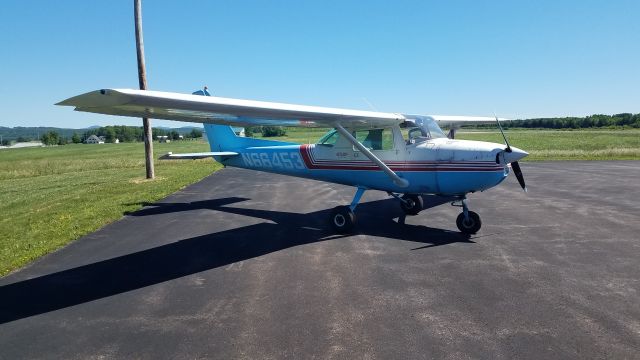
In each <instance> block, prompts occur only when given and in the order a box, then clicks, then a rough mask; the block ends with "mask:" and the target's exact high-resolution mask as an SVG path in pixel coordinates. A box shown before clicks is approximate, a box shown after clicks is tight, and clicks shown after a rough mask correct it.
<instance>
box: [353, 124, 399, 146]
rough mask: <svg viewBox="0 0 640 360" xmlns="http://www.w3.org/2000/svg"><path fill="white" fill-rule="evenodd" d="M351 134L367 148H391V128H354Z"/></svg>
mask: <svg viewBox="0 0 640 360" xmlns="http://www.w3.org/2000/svg"><path fill="white" fill-rule="evenodd" d="M353 136H354V137H355V138H356V140H358V141H359V142H360V143H362V145H364V146H365V147H367V148H368V149H371V150H393V132H392V131H391V129H372V130H356V131H355V132H354V134H353ZM354 150H355V149H354Z"/></svg>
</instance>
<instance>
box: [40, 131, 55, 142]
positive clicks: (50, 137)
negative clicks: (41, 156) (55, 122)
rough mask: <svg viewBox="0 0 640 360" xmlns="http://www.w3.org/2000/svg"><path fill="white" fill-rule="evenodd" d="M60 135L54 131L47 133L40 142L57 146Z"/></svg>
mask: <svg viewBox="0 0 640 360" xmlns="http://www.w3.org/2000/svg"><path fill="white" fill-rule="evenodd" d="M59 138H60V135H58V133H57V132H55V131H49V132H47V133H45V134H44V135H42V137H40V140H41V141H42V143H43V144H45V145H57V144H58V140H59Z"/></svg>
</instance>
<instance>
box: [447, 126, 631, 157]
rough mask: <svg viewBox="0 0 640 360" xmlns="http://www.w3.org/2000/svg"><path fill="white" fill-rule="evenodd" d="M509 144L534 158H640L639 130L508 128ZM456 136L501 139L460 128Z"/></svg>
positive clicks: (460, 137)
mask: <svg viewBox="0 0 640 360" xmlns="http://www.w3.org/2000/svg"><path fill="white" fill-rule="evenodd" d="M505 134H506V135H507V139H509V144H511V145H512V146H515V147H518V148H520V149H523V150H525V151H527V152H528V153H529V156H527V157H526V158H524V159H523V161H537V160H639V159H640V130H572V131H557V130H555V131H554V130H509V131H505ZM456 138H458V139H467V140H480V141H490V142H498V143H502V142H503V140H502V135H500V133H498V132H459V133H458V134H457V135H456Z"/></svg>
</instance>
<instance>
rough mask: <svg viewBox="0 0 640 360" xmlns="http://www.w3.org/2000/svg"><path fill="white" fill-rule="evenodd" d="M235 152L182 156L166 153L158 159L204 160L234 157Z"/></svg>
mask: <svg viewBox="0 0 640 360" xmlns="http://www.w3.org/2000/svg"><path fill="white" fill-rule="evenodd" d="M236 155H238V153H237V152H233V151H214V152H200V153H182V154H174V153H171V152H169V153H166V154H164V155H162V156H161V157H160V159H162V160H182V159H191V160H195V159H206V158H210V157H214V156H236Z"/></svg>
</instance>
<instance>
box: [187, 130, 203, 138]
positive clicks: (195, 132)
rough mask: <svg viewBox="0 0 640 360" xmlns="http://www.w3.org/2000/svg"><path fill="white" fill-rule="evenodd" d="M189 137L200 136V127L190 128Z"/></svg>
mask: <svg viewBox="0 0 640 360" xmlns="http://www.w3.org/2000/svg"><path fill="white" fill-rule="evenodd" d="M189 137H190V138H193V139H197V138H201V137H202V130H200V129H192V130H191V132H190V133H189Z"/></svg>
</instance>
